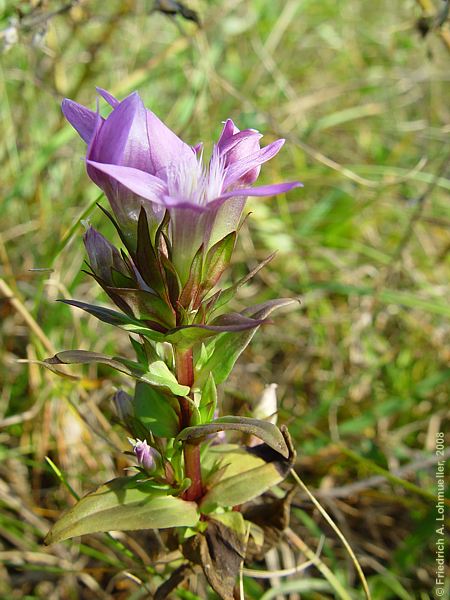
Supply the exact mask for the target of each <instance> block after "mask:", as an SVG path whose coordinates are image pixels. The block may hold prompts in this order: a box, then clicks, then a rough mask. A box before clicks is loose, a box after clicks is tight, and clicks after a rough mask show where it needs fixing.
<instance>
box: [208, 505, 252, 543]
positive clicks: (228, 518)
mask: <svg viewBox="0 0 450 600" xmlns="http://www.w3.org/2000/svg"><path fill="white" fill-rule="evenodd" d="M211 517H212V518H213V519H214V520H215V521H220V522H221V523H223V524H224V525H225V527H228V529H232V530H233V531H234V532H235V533H237V534H238V535H239V536H240V537H245V535H246V533H247V527H246V524H245V520H244V517H243V516H242V514H241V513H240V512H236V511H230V512H226V513H221V514H214V515H211Z"/></svg>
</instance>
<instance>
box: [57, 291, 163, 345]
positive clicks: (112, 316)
mask: <svg viewBox="0 0 450 600" xmlns="http://www.w3.org/2000/svg"><path fill="white" fill-rule="evenodd" d="M59 302H64V304H69V305H70V306H75V307H76V308H81V310H84V311H86V312H87V313H89V314H90V315H92V316H94V317H96V318H97V319H99V320H100V321H103V322H104V323H108V324H110V325H115V326H116V327H120V328H122V329H125V330H126V331H129V332H131V333H139V334H141V335H145V336H146V337H148V338H149V339H151V340H153V341H155V342H161V341H164V334H162V333H160V328H161V326H160V325H158V324H155V326H157V327H158V329H157V330H156V331H154V330H153V329H149V328H148V327H146V326H145V323H141V322H140V321H138V320H137V319H133V318H132V317H129V316H127V315H124V314H122V313H120V312H117V311H116V310H112V309H110V308H105V307H104V306H95V305H94V304H88V303H87V302H81V301H80V300H59Z"/></svg>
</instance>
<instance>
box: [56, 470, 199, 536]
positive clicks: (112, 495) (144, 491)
mask: <svg viewBox="0 0 450 600" xmlns="http://www.w3.org/2000/svg"><path fill="white" fill-rule="evenodd" d="M168 492H170V489H167V488H163V487H161V486H158V485H156V484H154V483H153V482H150V481H147V482H139V481H137V480H136V479H135V478H134V477H119V478H117V479H113V480H112V481H110V482H108V483H106V484H105V485H102V486H100V487H99V488H97V489H96V490H95V491H94V492H91V493H90V494H88V495H87V496H85V497H84V498H82V499H81V500H80V501H79V502H78V503H77V504H75V506H74V507H73V508H71V509H70V510H69V511H67V512H66V513H65V514H64V515H63V516H62V517H61V518H60V519H59V521H57V522H56V523H55V525H54V526H53V527H52V529H51V530H50V532H49V533H48V534H47V537H46V538H45V543H46V544H53V543H55V542H60V541H62V540H66V539H68V538H72V537H75V536H78V535H85V534H89V533H96V532H100V531H132V530H135V529H162V528H166V527H194V526H195V525H196V524H197V522H198V513H197V506H196V504H195V503H194V502H186V501H185V500H182V499H181V498H177V497H175V496H170V495H167V494H168Z"/></svg>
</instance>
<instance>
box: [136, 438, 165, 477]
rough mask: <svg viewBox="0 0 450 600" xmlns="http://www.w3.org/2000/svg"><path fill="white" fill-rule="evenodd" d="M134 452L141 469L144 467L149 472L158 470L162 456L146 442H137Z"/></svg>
mask: <svg viewBox="0 0 450 600" xmlns="http://www.w3.org/2000/svg"><path fill="white" fill-rule="evenodd" d="M133 451H134V453H135V455H136V458H137V461H138V463H139V465H140V466H141V467H144V469H147V471H154V470H155V469H156V468H157V466H158V463H159V462H160V460H161V455H160V454H159V452H158V451H157V450H155V449H154V448H152V447H151V446H149V445H148V444H147V441H146V440H143V441H141V440H136V443H135V444H134V448H133Z"/></svg>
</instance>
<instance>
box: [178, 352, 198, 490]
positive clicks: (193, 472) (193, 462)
mask: <svg viewBox="0 0 450 600" xmlns="http://www.w3.org/2000/svg"><path fill="white" fill-rule="evenodd" d="M175 368H176V373H177V379H178V383H181V385H187V386H189V387H192V385H193V383H194V363H193V353H192V348H188V349H187V350H180V349H175ZM180 409H181V427H182V428H185V427H189V426H190V424H191V407H190V405H189V402H188V400H186V398H180ZM183 454H184V470H185V475H186V477H189V479H190V480H191V485H190V487H189V488H188V489H187V490H186V492H185V493H184V498H185V500H197V499H198V498H200V497H201V496H202V494H203V486H202V472H201V467H200V445H199V444H190V443H189V442H187V441H186V442H184V446H183Z"/></svg>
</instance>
